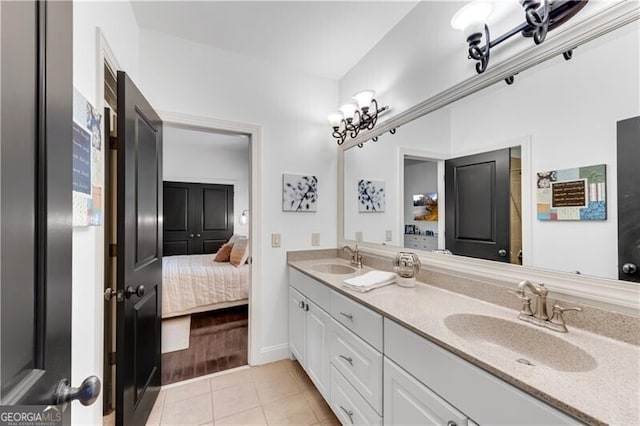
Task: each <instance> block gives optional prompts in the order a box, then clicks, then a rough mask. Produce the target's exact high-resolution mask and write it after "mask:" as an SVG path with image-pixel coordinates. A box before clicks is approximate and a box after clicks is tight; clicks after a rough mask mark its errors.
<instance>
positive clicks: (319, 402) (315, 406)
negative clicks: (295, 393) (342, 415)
mask: <svg viewBox="0 0 640 426" xmlns="http://www.w3.org/2000/svg"><path fill="white" fill-rule="evenodd" d="M304 397H305V398H306V399H307V402H308V403H309V406H310V407H311V409H312V410H313V413H314V414H315V415H316V417H317V418H318V419H319V420H324V419H328V418H330V417H334V414H333V411H331V407H329V405H328V404H327V402H326V401H325V400H324V398H323V396H322V395H320V392H317V391H315V392H306V393H305V394H304Z"/></svg>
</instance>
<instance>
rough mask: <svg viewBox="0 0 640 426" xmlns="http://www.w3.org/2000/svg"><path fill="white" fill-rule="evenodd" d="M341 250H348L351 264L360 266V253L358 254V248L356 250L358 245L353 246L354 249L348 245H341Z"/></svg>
mask: <svg viewBox="0 0 640 426" xmlns="http://www.w3.org/2000/svg"><path fill="white" fill-rule="evenodd" d="M342 251H349V253H350V254H351V264H352V265H354V266H355V267H356V268H362V255H361V254H360V250H358V246H357V245H356V246H355V249H352V248H351V247H349V246H344V247H342Z"/></svg>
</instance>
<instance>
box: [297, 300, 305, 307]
mask: <svg viewBox="0 0 640 426" xmlns="http://www.w3.org/2000/svg"><path fill="white" fill-rule="evenodd" d="M298 308H300V309H304V301H302V300H301V301H300V303H298Z"/></svg>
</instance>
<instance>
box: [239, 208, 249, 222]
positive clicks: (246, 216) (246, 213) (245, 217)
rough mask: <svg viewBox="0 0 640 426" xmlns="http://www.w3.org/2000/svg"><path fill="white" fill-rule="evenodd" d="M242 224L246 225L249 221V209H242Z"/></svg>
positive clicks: (240, 220)
mask: <svg viewBox="0 0 640 426" xmlns="http://www.w3.org/2000/svg"><path fill="white" fill-rule="evenodd" d="M238 221H239V222H240V225H246V224H247V222H249V211H248V210H242V214H241V215H240V219H239V220H238Z"/></svg>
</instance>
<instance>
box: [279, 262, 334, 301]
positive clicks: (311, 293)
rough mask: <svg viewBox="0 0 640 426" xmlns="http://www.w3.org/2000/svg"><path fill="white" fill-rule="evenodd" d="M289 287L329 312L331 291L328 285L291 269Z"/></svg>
mask: <svg viewBox="0 0 640 426" xmlns="http://www.w3.org/2000/svg"><path fill="white" fill-rule="evenodd" d="M289 285H290V286H291V287H293V288H295V289H296V290H298V291H299V292H300V293H302V294H304V295H305V296H307V298H309V299H310V300H312V301H313V303H315V304H316V305H318V306H319V307H321V308H322V309H324V310H325V311H329V294H330V293H331V290H330V289H329V287H327V286H326V285H324V284H322V283H320V282H318V281H317V280H314V279H313V278H311V277H310V276H308V275H305V274H303V273H302V272H300V271H298V270H297V269H294V268H291V267H290V268H289Z"/></svg>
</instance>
